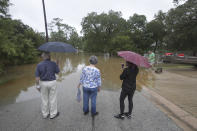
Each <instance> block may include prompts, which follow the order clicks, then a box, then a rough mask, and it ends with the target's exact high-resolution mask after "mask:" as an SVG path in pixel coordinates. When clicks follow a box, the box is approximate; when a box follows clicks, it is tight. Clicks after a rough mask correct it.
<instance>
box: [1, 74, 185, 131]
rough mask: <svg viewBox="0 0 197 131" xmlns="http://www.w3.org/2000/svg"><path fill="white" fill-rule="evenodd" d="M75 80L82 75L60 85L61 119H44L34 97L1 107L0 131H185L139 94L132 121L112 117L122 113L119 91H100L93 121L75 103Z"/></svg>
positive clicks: (76, 75) (65, 80) (72, 77)
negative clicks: (96, 114)
mask: <svg viewBox="0 0 197 131" xmlns="http://www.w3.org/2000/svg"><path fill="white" fill-rule="evenodd" d="M76 79H79V73H72V74H70V75H68V76H67V77H66V78H63V80H62V81H61V82H58V110H59V112H60V116H59V117H57V118H56V119H53V120H50V119H43V118H42V116H41V112H40V103H41V100H40V98H35V99H32V100H28V101H24V102H20V103H15V104H11V105H7V106H3V107H0V131H182V129H180V128H179V127H178V126H177V125H176V124H175V123H174V122H173V121H172V120H171V119H170V118H168V117H167V116H166V115H165V114H164V113H163V112H161V111H160V110H159V109H158V108H157V107H156V106H155V105H154V104H153V103H151V101H149V100H148V99H146V98H145V97H144V96H143V95H142V93H140V92H138V91H136V93H135V95H134V109H133V114H132V118H131V119H127V118H125V119H124V120H118V119H115V118H114V117H113V115H115V114H117V113H119V94H120V91H110V90H101V92H99V94H98V97H97V98H98V99H97V111H98V112H99V115H98V116H96V117H95V118H94V119H93V118H92V117H91V115H90V114H89V115H87V116H84V115H83V111H82V102H80V103H78V102H77V101H76V93H77V89H76V86H77V84H78V81H76ZM38 93H39V92H38ZM126 101H127V99H126ZM126 111H127V106H126Z"/></svg>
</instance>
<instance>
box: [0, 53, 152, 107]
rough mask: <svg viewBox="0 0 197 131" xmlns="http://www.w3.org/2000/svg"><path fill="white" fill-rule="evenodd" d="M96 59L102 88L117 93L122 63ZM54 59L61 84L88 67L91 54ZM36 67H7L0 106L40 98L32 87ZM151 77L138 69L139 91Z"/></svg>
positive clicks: (101, 56)
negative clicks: (58, 68) (58, 64)
mask: <svg viewBox="0 0 197 131" xmlns="http://www.w3.org/2000/svg"><path fill="white" fill-rule="evenodd" d="M97 56H98V64H97V67H98V68H99V69H100V71H101V75H102V89H104V90H119V89H120V88H121V80H120V79H119V76H120V74H121V72H122V69H121V64H122V63H125V61H124V60H123V59H121V58H119V57H108V56H105V55H103V54H100V55H97ZM54 57H55V58H58V60H59V62H60V69H61V72H60V74H59V75H58V78H57V80H58V82H61V81H62V80H64V79H66V77H67V76H69V74H72V73H78V74H80V73H81V69H82V68H83V67H84V66H85V65H88V64H89V62H88V59H89V57H90V54H55V55H53V57H52V59H54ZM35 68H36V64H30V65H22V66H15V67H10V68H9V69H8V71H7V73H6V75H4V76H1V77H0V81H1V84H0V106H3V105H7V104H11V103H16V102H21V101H26V100H30V99H33V98H36V97H39V93H38V92H37V91H36V90H35V88H34V85H35V77H34V72H35ZM150 76H152V74H151V73H150V72H149V71H148V70H145V69H140V72H139V74H138V77H137V90H138V91H141V87H142V86H147V85H149V84H152V81H150V78H149V77H150ZM151 78H153V77H151ZM76 80H78V78H76Z"/></svg>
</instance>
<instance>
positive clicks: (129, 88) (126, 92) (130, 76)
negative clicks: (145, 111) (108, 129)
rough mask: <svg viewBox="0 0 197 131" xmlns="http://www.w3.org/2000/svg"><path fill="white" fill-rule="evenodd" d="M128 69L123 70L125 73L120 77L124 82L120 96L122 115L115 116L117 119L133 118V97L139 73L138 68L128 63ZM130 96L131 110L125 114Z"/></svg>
mask: <svg viewBox="0 0 197 131" xmlns="http://www.w3.org/2000/svg"><path fill="white" fill-rule="evenodd" d="M126 66H127V67H126V68H123V69H124V70H123V72H122V74H121V75H120V79H121V80H123V82H122V91H121V94H120V114H118V115H115V116H114V117H115V118H118V119H124V115H125V116H127V117H128V118H131V113H132V109H133V95H134V92H135V90H136V77H137V74H138V72H139V69H138V67H137V66H136V65H135V64H133V63H131V62H128V61H126ZM127 96H128V101H129V110H128V112H126V113H124V108H125V104H124V100H125V98H126V97H127Z"/></svg>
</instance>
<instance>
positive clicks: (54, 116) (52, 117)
mask: <svg viewBox="0 0 197 131" xmlns="http://www.w3.org/2000/svg"><path fill="white" fill-rule="evenodd" d="M59 115H60V113H59V112H57V114H56V115H55V116H54V117H50V119H54V118H56V117H58V116H59Z"/></svg>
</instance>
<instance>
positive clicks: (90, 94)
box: [83, 87, 97, 114]
mask: <svg viewBox="0 0 197 131" xmlns="http://www.w3.org/2000/svg"><path fill="white" fill-rule="evenodd" d="M96 96H97V88H85V87H83V112H89V99H91V113H92V114H95V113H96Z"/></svg>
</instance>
